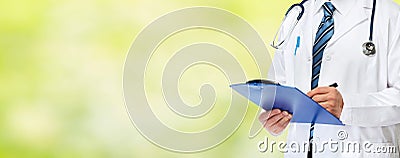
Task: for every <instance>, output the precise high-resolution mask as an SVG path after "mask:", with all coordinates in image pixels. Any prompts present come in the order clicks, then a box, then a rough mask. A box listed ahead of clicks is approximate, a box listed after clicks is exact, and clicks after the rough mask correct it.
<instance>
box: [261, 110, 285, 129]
mask: <svg viewBox="0 0 400 158" xmlns="http://www.w3.org/2000/svg"><path fill="white" fill-rule="evenodd" d="M284 117H285V115H284V114H283V112H282V113H280V114H278V115H275V116H272V117H269V118H268V119H267V121H266V122H265V125H264V127H266V128H271V127H272V126H273V125H274V124H276V123H277V122H278V121H279V120H281V119H282V118H284Z"/></svg>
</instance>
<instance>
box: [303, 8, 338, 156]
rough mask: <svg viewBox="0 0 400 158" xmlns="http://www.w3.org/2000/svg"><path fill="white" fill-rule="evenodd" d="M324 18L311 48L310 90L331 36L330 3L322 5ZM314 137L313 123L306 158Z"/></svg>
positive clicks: (314, 85) (310, 154) (310, 153)
mask: <svg viewBox="0 0 400 158" xmlns="http://www.w3.org/2000/svg"><path fill="white" fill-rule="evenodd" d="M323 9H324V17H323V18H322V21H321V24H320V25H319V26H318V31H317V34H316V36H315V41H314V46H313V64H312V78H311V89H314V88H317V87H318V81H319V74H320V70H321V63H322V57H323V54H324V50H325V48H326V45H327V44H328V41H329V40H330V39H331V38H332V35H333V32H334V31H333V30H334V29H333V27H334V25H333V17H332V16H333V12H334V11H335V7H334V6H333V5H332V3H331V2H325V3H324V5H323ZM313 135H314V123H312V124H311V128H310V139H309V140H310V149H309V151H308V157H312V144H311V142H312V140H313Z"/></svg>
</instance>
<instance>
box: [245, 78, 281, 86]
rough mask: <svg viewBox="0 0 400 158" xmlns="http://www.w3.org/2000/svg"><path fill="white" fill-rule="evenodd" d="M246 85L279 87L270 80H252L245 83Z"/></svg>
mask: <svg viewBox="0 0 400 158" xmlns="http://www.w3.org/2000/svg"><path fill="white" fill-rule="evenodd" d="M246 84H250V85H259V84H272V85H280V84H279V83H278V82H275V81H272V80H264V79H254V80H250V81H247V82H246Z"/></svg>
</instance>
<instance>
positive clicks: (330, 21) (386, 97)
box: [259, 0, 400, 158]
mask: <svg viewBox="0 0 400 158" xmlns="http://www.w3.org/2000/svg"><path fill="white" fill-rule="evenodd" d="M303 6H304V15H303V17H302V18H301V19H300V20H299V23H298V24H297V25H296V27H294V29H293V31H292V32H291V31H290V29H288V28H290V25H291V22H292V21H295V18H296V16H297V15H298V11H296V9H293V11H291V12H290V13H289V15H288V18H287V19H286V20H285V22H284V23H283V27H282V28H283V29H281V31H280V32H279V34H280V38H281V39H282V38H283V37H286V36H287V39H286V40H285V42H284V43H283V44H282V45H281V47H280V48H278V49H277V50H276V52H275V55H274V60H273V66H271V70H270V72H269V78H271V79H273V80H275V81H278V82H279V83H281V84H285V85H289V86H294V87H297V88H299V89H300V90H301V91H303V92H305V93H306V94H307V95H308V96H309V97H311V98H312V99H313V100H315V101H316V102H318V103H319V104H320V105H322V106H323V107H324V108H325V109H327V110H328V111H329V112H331V113H332V114H333V115H334V116H336V117H338V118H339V119H340V120H341V121H342V122H343V123H344V124H346V125H345V126H337V125H324V124H315V125H310V124H305V123H289V122H290V119H291V114H288V113H287V112H286V111H280V110H278V109H274V110H272V111H264V112H262V113H261V115H260V116H259V120H260V122H261V123H262V124H263V125H264V127H265V129H266V130H267V131H269V132H270V133H271V134H273V135H278V134H280V133H281V132H282V131H283V130H284V129H286V128H287V127H288V128H289V135H288V142H293V141H295V142H297V143H299V144H301V143H304V142H308V141H309V138H310V137H313V143H314V145H313V147H312V150H313V151H311V152H310V153H309V152H308V149H305V151H293V150H288V152H287V153H285V157H307V156H308V157H317V158H333V157H352V158H355V157H360V158H365V157H374V158H378V157H385V158H386V157H400V149H399V144H400V8H399V6H398V5H397V4H396V3H394V2H392V1H391V0H377V1H376V5H375V11H373V8H374V3H373V0H331V1H328V0H308V1H305V2H304V4H303ZM373 12H375V15H374V16H375V18H374V20H372V19H373V16H372V13H373ZM292 14H293V15H294V16H292ZM286 21H288V22H289V23H286ZM371 26H373V27H371ZM371 30H373V32H372V35H371V33H370V32H371ZM370 37H371V38H372V42H373V43H374V45H375V49H376V52H375V53H373V54H366V53H364V52H363V47H362V45H363V44H364V43H365V42H367V41H369V40H368V39H369V38H370ZM332 83H337V84H338V85H339V86H338V87H337V88H335V87H328V85H331V84H332ZM329 141H332V142H334V141H338V142H339V143H338V145H337V146H339V147H341V148H342V149H340V148H339V149H337V150H333V149H336V148H335V147H333V148H331V149H330V148H329V146H328V144H324V143H326V142H329ZM341 142H342V143H343V144H341ZM349 143H350V145H349ZM352 143H353V144H352ZM340 145H342V146H340ZM352 145H355V146H354V147H352ZM358 147H360V148H358ZM393 147H395V148H396V149H395V151H389V149H390V150H392V149H393ZM353 149H354V150H353ZM359 149H360V150H359ZM315 150H317V151H315Z"/></svg>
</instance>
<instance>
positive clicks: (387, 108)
mask: <svg viewBox="0 0 400 158" xmlns="http://www.w3.org/2000/svg"><path fill="white" fill-rule="evenodd" d="M395 23H396V24H395V26H392V27H390V30H389V31H391V32H393V35H392V37H390V36H389V44H388V48H389V49H388V50H389V52H387V58H388V59H387V60H388V62H387V63H388V64H387V71H388V76H387V78H388V81H387V88H386V89H383V90H382V91H379V92H375V93H368V94H342V96H343V100H344V107H343V111H342V115H341V117H340V119H341V120H342V121H343V123H344V124H347V125H357V126H364V127H374V126H389V125H394V124H398V123H400V31H398V30H397V29H398V28H400V16H397V20H396V22H395Z"/></svg>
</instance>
